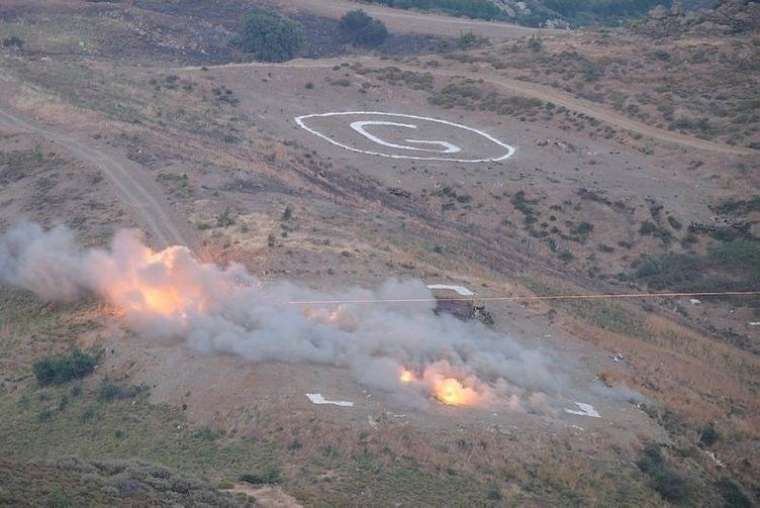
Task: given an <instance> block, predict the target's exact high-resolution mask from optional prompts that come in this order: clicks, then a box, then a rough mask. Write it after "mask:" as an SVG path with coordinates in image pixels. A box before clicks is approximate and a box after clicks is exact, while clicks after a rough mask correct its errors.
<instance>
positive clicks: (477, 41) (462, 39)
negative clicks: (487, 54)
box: [457, 31, 490, 49]
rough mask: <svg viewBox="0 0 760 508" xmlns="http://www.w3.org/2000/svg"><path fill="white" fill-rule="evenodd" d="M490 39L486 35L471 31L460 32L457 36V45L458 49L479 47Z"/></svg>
mask: <svg viewBox="0 0 760 508" xmlns="http://www.w3.org/2000/svg"><path fill="white" fill-rule="evenodd" d="M489 42H490V41H489V40H488V39H487V38H486V37H481V36H479V35H475V34H474V33H472V31H469V32H462V33H461V34H460V35H459V37H458V38H457V47H458V48H459V49H473V48H480V47H483V46H485V45H487V44H488V43H489Z"/></svg>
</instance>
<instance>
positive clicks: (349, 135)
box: [295, 111, 515, 163]
mask: <svg viewBox="0 0 760 508" xmlns="http://www.w3.org/2000/svg"><path fill="white" fill-rule="evenodd" d="M295 122H296V124H298V126H299V127H301V128H302V129H305V130H306V131H307V132H309V133H311V134H313V135H315V136H317V137H319V138H321V139H323V140H325V141H327V142H328V143H331V144H333V145H335V146H338V147H340V148H343V149H344V150H348V151H351V152H357V153H362V154H365V155H375V156H379V157H387V158H390V159H412V160H420V161H442V162H464V163H477V162H499V161H503V160H506V159H508V158H510V157H511V156H512V155H514V153H515V148H514V147H513V146H511V145H508V144H507V143H504V142H503V141H500V140H499V139H496V138H495V137H493V136H491V135H490V134H488V133H486V132H483V131H481V130H478V129H474V128H472V127H468V126H466V125H462V124H458V123H454V122H449V121H448V120H441V119H438V118H431V117H427V116H417V115H407V114H402V113H385V112H380V111H342V112H329V113H312V114H308V115H303V116H298V117H296V118H295Z"/></svg>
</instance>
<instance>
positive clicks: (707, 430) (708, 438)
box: [699, 423, 720, 446]
mask: <svg viewBox="0 0 760 508" xmlns="http://www.w3.org/2000/svg"><path fill="white" fill-rule="evenodd" d="M718 439H720V434H719V433H718V431H717V430H715V427H713V424H712V423H710V424H708V425H705V426H704V428H702V432H701V433H700V435H699V443H700V444H702V445H703V446H712V445H714V444H715V443H716V442H717V441H718Z"/></svg>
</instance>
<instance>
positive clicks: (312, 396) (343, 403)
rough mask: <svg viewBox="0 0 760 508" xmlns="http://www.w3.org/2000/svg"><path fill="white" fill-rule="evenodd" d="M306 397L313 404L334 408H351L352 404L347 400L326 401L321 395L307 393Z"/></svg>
mask: <svg viewBox="0 0 760 508" xmlns="http://www.w3.org/2000/svg"><path fill="white" fill-rule="evenodd" d="M306 396H307V397H309V400H310V401H312V402H313V403H314V404H332V405H334V406H342V407H353V406H354V403H353V402H349V401H347V400H326V399H325V398H324V397H322V394H321V393H307V394H306Z"/></svg>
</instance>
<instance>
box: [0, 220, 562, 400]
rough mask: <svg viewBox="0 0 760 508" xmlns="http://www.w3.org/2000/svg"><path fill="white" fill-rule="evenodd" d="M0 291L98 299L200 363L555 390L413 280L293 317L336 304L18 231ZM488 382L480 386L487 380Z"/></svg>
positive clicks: (520, 355)
mask: <svg viewBox="0 0 760 508" xmlns="http://www.w3.org/2000/svg"><path fill="white" fill-rule="evenodd" d="M0 282H4V283H8V284H11V285H14V286H17V287H20V288H25V289H28V290H30V291H33V292H34V293H35V294H36V295H38V296H39V297H41V298H43V299H45V300H49V301H74V300H76V299H77V298H81V297H82V296H84V295H95V296H98V297H100V298H102V299H103V300H105V301H107V302H109V303H110V304H111V305H113V306H114V307H116V308H117V309H119V310H120V311H121V312H122V313H123V315H124V324H125V325H126V326H127V327H128V328H129V329H130V330H132V331H134V332H135V333H137V334H139V335H141V336H142V337H144V338H147V339H155V340H159V339H182V340H184V341H185V343H186V344H187V346H188V347H191V348H193V349H195V350H197V351H202V352H206V353H215V352H217V353H228V354H234V355H238V356H241V357H243V358H245V359H248V360H251V361H256V362H258V361H277V362H291V363H312V364H323V365H334V366H338V367H345V368H347V369H348V370H349V371H350V372H352V373H353V375H354V376H355V377H356V378H357V380H358V381H359V382H361V383H363V384H365V385H367V386H371V387H374V388H377V389H380V390H386V391H389V392H394V393H399V394H404V395H412V397H406V400H412V399H413V400H415V401H419V402H420V403H421V404H424V403H425V402H424V400H425V399H433V400H437V401H439V402H440V403H442V404H446V405H450V406H468V407H470V406H482V405H485V404H487V403H491V402H495V398H496V397H497V394H498V398H499V399H501V398H503V397H505V396H506V397H510V396H512V397H513V398H516V403H515V407H519V406H520V401H521V400H522V398H523V397H525V398H526V399H525V400H529V398H530V396H531V395H532V394H534V393H539V392H543V391H544V390H546V389H548V390H554V388H555V387H557V386H559V385H560V383H559V382H558V381H557V379H556V378H555V376H554V374H553V373H552V371H553V367H552V365H551V362H550V361H549V356H548V355H546V354H544V353H543V352H540V351H537V350H529V349H526V348H524V347H523V346H522V345H521V344H519V343H518V342H516V341H515V340H513V339H512V338H510V337H508V336H505V335H502V334H499V333H496V332H495V331H493V330H491V329H489V328H487V327H485V326H483V325H482V324H480V323H477V322H462V321H459V320H457V319H455V318H454V317H452V316H448V315H445V314H442V315H435V314H434V313H433V307H434V303H420V304H419V305H414V306H410V305H407V304H404V303H400V302H399V300H404V299H410V298H413V299H417V300H419V301H421V302H423V301H424V302H429V301H430V300H432V295H431V294H430V290H429V289H427V287H425V284H424V283H423V282H422V281H419V280H407V281H398V280H388V281H386V282H385V283H383V284H382V285H381V286H380V287H379V288H377V289H375V290H368V289H362V288H356V287H354V288H348V289H346V290H345V291H343V292H342V294H341V295H340V297H341V298H343V299H348V300H353V301H389V303H382V304H377V305H357V304H345V305H339V306H337V307H336V306H332V305H326V306H320V305H319V304H318V303H315V304H312V305H309V306H300V305H297V304H293V303H292V302H298V301H301V302H319V301H330V300H334V299H335V298H336V297H335V295H331V294H327V293H324V292H320V291H316V290H311V289H308V288H304V287H301V286H297V285H295V284H292V283H290V282H287V281H274V282H269V283H267V284H262V283H261V282H260V281H259V280H258V279H257V278H256V277H254V276H253V275H251V274H250V273H249V272H248V271H247V270H246V269H245V268H244V267H243V266H242V265H240V264H237V263H231V264H229V265H227V266H218V265H215V264H212V263H202V262H201V261H199V260H198V259H197V258H196V257H195V256H194V255H193V253H192V252H191V251H190V250H189V249H187V248H185V247H180V246H174V247H169V248H167V249H164V250H162V251H153V250H151V249H150V248H148V247H147V246H145V244H144V243H143V242H142V240H141V238H140V236H139V234H137V233H136V232H134V231H119V232H117V233H116V235H115V236H114V239H113V241H112V243H111V245H110V247H109V248H107V249H84V248H82V247H80V246H79V245H78V244H77V242H76V240H75V237H74V234H73V233H72V232H71V231H70V230H68V229H66V228H63V227H58V228H54V229H52V230H49V231H45V230H43V229H42V228H41V227H40V226H37V225H34V224H22V225H19V226H16V227H14V228H11V229H10V230H8V231H7V232H6V233H4V234H3V235H0ZM484 379H487V380H488V383H486V382H484V381H483V380H484Z"/></svg>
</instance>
